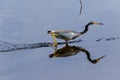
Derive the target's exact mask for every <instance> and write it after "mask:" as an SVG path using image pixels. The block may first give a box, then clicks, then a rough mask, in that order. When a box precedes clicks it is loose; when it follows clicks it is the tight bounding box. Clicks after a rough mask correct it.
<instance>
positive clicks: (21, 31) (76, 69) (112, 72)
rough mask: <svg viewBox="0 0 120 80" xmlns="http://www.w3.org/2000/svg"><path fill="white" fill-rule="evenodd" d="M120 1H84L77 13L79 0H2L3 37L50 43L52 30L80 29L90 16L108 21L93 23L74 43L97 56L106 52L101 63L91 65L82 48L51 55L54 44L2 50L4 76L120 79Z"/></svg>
mask: <svg viewBox="0 0 120 80" xmlns="http://www.w3.org/2000/svg"><path fill="white" fill-rule="evenodd" d="M119 4H120V1H119V0H116V1H110V0H103V1H95V0H93V1H90V0H84V1H83V11H82V14H81V16H79V9H80V4H79V0H66V1H65V0H52V1H49V0H34V1H33V0H1V1H0V38H1V39H0V41H3V42H9V43H16V44H33V43H41V42H50V43H52V42H53V40H52V38H51V36H50V35H48V34H47V31H48V30H59V29H61V30H62V29H65V30H74V31H78V32H79V31H82V30H83V29H84V25H85V24H86V23H88V22H89V21H97V22H102V23H103V24H104V25H102V26H91V27H90V29H89V31H88V32H87V33H86V34H85V35H84V36H82V37H80V38H79V39H82V41H81V42H80V43H73V44H70V45H71V46H73V45H74V46H79V47H83V48H86V49H87V50H88V51H89V52H90V53H91V57H92V58H93V59H95V58H99V57H101V56H103V55H106V57H105V58H103V59H102V60H100V61H99V62H98V63H97V64H91V63H90V62H89V61H88V60H87V58H86V55H85V54H84V53H82V52H80V53H78V54H77V55H75V56H70V57H65V58H49V54H51V53H53V52H54V49H53V48H51V47H42V48H37V49H30V50H17V51H11V52H0V80H50V79H53V80H74V79H75V80H80V79H84V80H93V79H94V80H95V79H96V80H118V79H119V78H120V76H119V74H120V72H119V65H120V63H119V56H120V54H119V52H120V49H119V47H120V43H119V41H120V39H119V37H120V28H119V25H120V23H119V21H120V19H119V17H120V15H119V14H120V10H119V7H120V5H119ZM79 39H77V40H79ZM96 40H97V41H96ZM58 41H59V42H61V40H58ZM0 44H1V43H0ZM1 46H3V45H1ZM1 46H0V48H1ZM63 46H64V45H60V46H59V47H58V48H62V47H63Z"/></svg>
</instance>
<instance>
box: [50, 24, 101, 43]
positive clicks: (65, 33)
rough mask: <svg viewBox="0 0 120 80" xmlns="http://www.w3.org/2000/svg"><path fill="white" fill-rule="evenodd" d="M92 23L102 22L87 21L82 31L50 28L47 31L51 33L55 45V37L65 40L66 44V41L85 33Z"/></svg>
mask: <svg viewBox="0 0 120 80" xmlns="http://www.w3.org/2000/svg"><path fill="white" fill-rule="evenodd" d="M94 24H95V25H102V23H98V22H89V23H88V24H87V25H86V26H85V29H84V31H82V32H75V31H71V30H56V31H54V30H52V31H48V34H51V35H52V37H53V39H54V44H55V45H57V42H56V38H58V39H63V40H65V41H66V44H67V41H69V40H74V39H76V38H77V37H79V36H81V35H83V34H84V33H86V32H87V31H88V27H89V26H90V25H94Z"/></svg>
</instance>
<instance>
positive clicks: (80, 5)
mask: <svg viewBox="0 0 120 80" xmlns="http://www.w3.org/2000/svg"><path fill="white" fill-rule="evenodd" d="M79 2H80V14H79V15H81V13H82V1H81V0H79Z"/></svg>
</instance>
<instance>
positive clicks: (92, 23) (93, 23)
mask: <svg viewBox="0 0 120 80" xmlns="http://www.w3.org/2000/svg"><path fill="white" fill-rule="evenodd" d="M88 24H89V25H103V23H99V22H89V23H88Z"/></svg>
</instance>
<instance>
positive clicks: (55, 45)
mask: <svg viewBox="0 0 120 80" xmlns="http://www.w3.org/2000/svg"><path fill="white" fill-rule="evenodd" d="M52 46H54V47H55V51H56V50H57V46H58V44H57V43H53V44H52Z"/></svg>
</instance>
